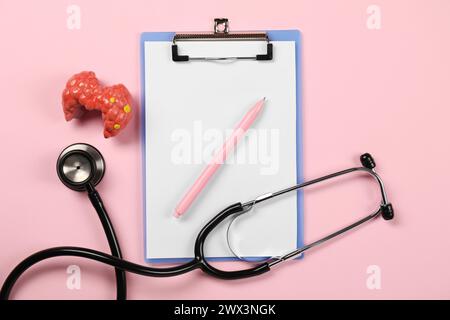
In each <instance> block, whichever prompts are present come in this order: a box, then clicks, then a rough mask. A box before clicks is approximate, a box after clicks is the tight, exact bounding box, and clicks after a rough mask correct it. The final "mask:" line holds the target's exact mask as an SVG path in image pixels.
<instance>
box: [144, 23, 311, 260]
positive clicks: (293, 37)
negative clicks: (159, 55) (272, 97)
mask: <svg viewBox="0 0 450 320" xmlns="http://www.w3.org/2000/svg"><path fill="white" fill-rule="evenodd" d="M266 32H267V35H268V37H269V39H270V40H271V41H294V42H295V59H296V71H295V76H296V108H297V110H296V139H297V152H296V157H297V159H296V160H297V161H296V162H297V183H302V182H303V166H302V164H303V161H302V154H303V143H302V141H303V139H302V126H301V124H302V91H301V88H302V81H301V80H302V79H301V33H300V31H299V30H271V31H266ZM174 36H175V32H144V33H142V34H141V38H140V60H141V108H140V117H141V141H142V165H143V171H142V172H143V180H142V181H143V189H142V190H143V196H142V198H143V201H144V203H143V205H144V259H145V261H146V262H148V263H183V262H187V261H190V260H191V259H190V258H160V259H149V258H147V255H146V253H147V230H146V229H147V215H146V183H145V177H146V166H145V164H146V159H145V154H146V152H145V150H146V149H145V148H146V141H145V105H146V104H145V42H148V41H167V42H172V40H173V37H174ZM303 245H304V240H303V191H302V190H297V248H300V247H303ZM280 254H283V252H280ZM302 257H303V254H302V255H300V256H299V257H298V258H297V259H301V258H302ZM245 258H246V259H247V260H249V261H252V260H253V261H260V260H261V259H263V258H261V257H245ZM267 258H268V257H267ZM208 260H209V261H238V260H239V259H238V258H236V257H210V258H208Z"/></svg>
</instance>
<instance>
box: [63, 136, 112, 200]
mask: <svg viewBox="0 0 450 320" xmlns="http://www.w3.org/2000/svg"><path fill="white" fill-rule="evenodd" d="M56 171H57V173H58V177H59V179H60V180H61V182H62V183H64V185H65V186H66V187H68V188H70V189H72V190H75V191H84V190H86V185H87V184H90V185H92V186H96V185H97V184H98V183H99V182H100V181H101V180H102V178H103V175H104V174H105V161H104V159H103V156H102V155H101V153H100V152H99V151H98V150H97V149H96V148H94V147H93V146H91V145H89V144H87V143H75V144H72V145H70V146H68V147H67V148H65V149H64V150H63V151H62V152H61V154H60V155H59V157H58V161H57V163H56Z"/></svg>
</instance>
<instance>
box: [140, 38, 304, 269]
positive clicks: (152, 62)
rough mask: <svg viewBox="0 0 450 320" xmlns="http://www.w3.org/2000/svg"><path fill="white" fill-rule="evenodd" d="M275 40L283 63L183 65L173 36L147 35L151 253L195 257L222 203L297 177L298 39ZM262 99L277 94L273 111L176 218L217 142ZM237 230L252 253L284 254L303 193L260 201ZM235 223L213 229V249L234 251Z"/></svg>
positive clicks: (245, 50)
mask: <svg viewBox="0 0 450 320" xmlns="http://www.w3.org/2000/svg"><path fill="white" fill-rule="evenodd" d="M273 45H274V59H273V61H267V62H257V61H235V62H187V63H175V62H173V61H172V59H171V42H164V41H162V42H156V41H155V42H153V41H148V42H146V43H145V102H146V105H145V122H146V124H145V128H146V129H145V139H146V148H145V150H146V151H145V161H146V163H145V165H146V189H145V190H146V208H145V210H146V258H147V259H150V261H154V260H153V259H164V258H188V257H193V246H194V242H195V239H196V236H197V233H198V232H199V230H200V229H201V228H202V226H203V225H204V224H205V223H206V222H207V221H208V220H210V219H211V218H212V217H213V216H214V215H216V214H217V213H218V212H219V211H220V210H222V209H223V208H225V207H226V206H228V205H230V204H232V203H235V202H247V201H249V200H252V199H254V198H255V197H256V196H258V195H261V194H264V193H267V192H271V191H276V190H278V189H280V188H284V187H288V186H291V185H294V184H295V183H296V180H297V171H296V167H297V162H296V146H297V141H296V75H295V70H296V65H295V64H296V61H295V42H293V41H274V42H273ZM179 51H180V54H189V55H191V56H205V55H207V56H224V55H226V56H235V55H254V54H255V52H257V53H264V52H265V44H264V43H260V42H251V41H249V42H238V41H236V42H234V41H231V42H184V43H181V44H180V45H179ZM262 97H266V98H267V102H266V104H265V107H264V110H263V111H262V113H261V114H260V115H259V118H258V119H257V120H256V121H255V123H254V124H253V126H252V128H251V129H250V130H249V132H248V133H247V135H246V137H245V138H244V139H243V140H242V141H241V142H240V143H239V145H238V146H237V149H236V152H235V153H234V154H232V155H229V159H228V160H227V162H226V163H225V164H224V165H223V166H222V167H221V168H220V169H219V170H218V172H217V173H216V175H215V176H214V177H213V179H212V180H211V181H210V182H209V184H208V185H207V186H206V188H205V189H204V190H203V192H202V193H201V194H200V196H199V197H198V198H197V200H196V201H195V202H194V204H193V205H192V206H191V208H190V210H189V211H188V212H187V213H186V214H185V215H184V216H183V217H181V218H180V219H176V218H174V217H173V212H174V209H175V207H176V205H177V204H178V202H179V201H180V200H181V198H182V197H183V195H184V194H185V192H186V191H187V190H188V188H189V187H190V186H191V184H192V183H193V182H194V181H195V180H196V179H197V177H198V176H199V175H200V173H201V172H202V170H203V169H204V168H205V166H206V165H207V163H208V160H209V158H210V156H211V154H212V153H213V150H215V147H218V146H220V145H221V142H223V138H224V137H226V136H227V135H229V134H230V132H231V130H232V129H233V128H234V126H235V125H236V124H237V123H238V122H239V121H240V120H241V119H242V117H243V116H244V115H245V113H246V112H247V111H248V110H249V109H250V108H251V107H252V106H253V105H254V104H255V103H256V102H257V101H258V100H259V99H261V98H262ZM220 137H222V140H221V139H220ZM189 141H190V143H191V145H190V147H188V145H189ZM255 146H256V147H255ZM230 159H233V160H230ZM230 162H231V163H230ZM233 230H234V232H233V237H232V240H233V244H234V245H235V247H236V249H238V251H239V252H240V253H241V254H242V255H244V256H251V257H260V256H271V255H278V254H281V253H283V252H286V251H288V250H291V249H293V248H295V247H296V243H297V199H296V194H295V193H291V194H290V195H288V196H286V197H282V198H280V199H277V200H273V201H268V202H265V203H263V204H261V205H260V206H257V207H256V209H255V211H254V212H252V213H250V214H249V215H248V216H247V217H245V218H242V220H240V221H238V223H237V225H236V227H235V229H233ZM225 231H226V224H222V226H221V227H220V228H218V229H216V230H215V231H214V232H213V233H212V234H211V235H210V236H209V237H208V241H207V243H206V246H205V252H206V254H207V256H208V257H231V256H232V254H231V252H230V251H229V250H228V248H227V243H226V236H225Z"/></svg>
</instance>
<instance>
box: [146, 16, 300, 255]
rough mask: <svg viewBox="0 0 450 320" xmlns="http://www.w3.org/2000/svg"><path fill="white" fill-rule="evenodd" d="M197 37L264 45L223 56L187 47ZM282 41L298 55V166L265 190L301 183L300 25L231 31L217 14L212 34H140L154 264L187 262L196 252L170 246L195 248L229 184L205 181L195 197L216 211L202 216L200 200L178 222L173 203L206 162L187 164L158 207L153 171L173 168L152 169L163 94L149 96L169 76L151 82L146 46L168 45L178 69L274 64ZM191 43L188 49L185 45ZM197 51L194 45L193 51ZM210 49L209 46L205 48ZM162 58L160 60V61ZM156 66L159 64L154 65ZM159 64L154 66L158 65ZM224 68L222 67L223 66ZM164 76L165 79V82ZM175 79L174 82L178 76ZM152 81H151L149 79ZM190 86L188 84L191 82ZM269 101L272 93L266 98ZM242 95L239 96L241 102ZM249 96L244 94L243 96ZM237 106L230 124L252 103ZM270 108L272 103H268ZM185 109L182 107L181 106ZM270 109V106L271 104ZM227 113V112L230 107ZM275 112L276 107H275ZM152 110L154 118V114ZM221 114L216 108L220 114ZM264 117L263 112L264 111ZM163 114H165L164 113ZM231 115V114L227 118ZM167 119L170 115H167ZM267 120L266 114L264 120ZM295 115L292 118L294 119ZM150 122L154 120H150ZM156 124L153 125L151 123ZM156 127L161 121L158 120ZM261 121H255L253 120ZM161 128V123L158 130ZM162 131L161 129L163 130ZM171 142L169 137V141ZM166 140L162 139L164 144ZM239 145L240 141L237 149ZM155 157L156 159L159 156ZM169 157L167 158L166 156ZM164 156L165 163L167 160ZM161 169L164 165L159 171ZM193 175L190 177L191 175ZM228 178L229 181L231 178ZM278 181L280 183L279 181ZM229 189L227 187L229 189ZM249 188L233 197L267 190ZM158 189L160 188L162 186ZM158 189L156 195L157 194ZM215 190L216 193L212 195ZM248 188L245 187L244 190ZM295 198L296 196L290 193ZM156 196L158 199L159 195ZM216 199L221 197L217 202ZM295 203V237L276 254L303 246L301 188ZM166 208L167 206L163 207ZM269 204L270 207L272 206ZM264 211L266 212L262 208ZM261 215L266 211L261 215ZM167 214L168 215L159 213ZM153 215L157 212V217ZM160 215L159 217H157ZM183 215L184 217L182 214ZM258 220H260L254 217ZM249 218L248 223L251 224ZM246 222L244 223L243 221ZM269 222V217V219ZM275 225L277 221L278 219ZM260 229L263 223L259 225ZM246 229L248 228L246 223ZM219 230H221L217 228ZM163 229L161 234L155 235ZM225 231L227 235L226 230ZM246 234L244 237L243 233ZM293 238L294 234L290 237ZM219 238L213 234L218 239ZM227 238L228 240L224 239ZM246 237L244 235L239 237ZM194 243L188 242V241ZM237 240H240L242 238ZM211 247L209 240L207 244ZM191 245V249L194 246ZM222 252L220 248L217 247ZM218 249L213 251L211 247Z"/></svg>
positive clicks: (148, 220)
mask: <svg viewBox="0 0 450 320" xmlns="http://www.w3.org/2000/svg"><path fill="white" fill-rule="evenodd" d="M197 42H205V43H212V42H214V44H216V43H219V42H220V43H228V45H233V46H237V45H238V44H239V43H242V44H244V43H245V44H247V43H250V42H254V43H259V44H258V46H259V47H258V48H259V49H260V50H259V52H251V51H250V52H249V51H248V50H247V51H246V52H245V53H244V54H239V55H237V54H236V55H234V54H231V55H224V56H222V55H220V54H217V50H215V51H214V52H213V53H214V54H212V55H211V54H209V55H208V54H204V55H203V54H195V52H192V51H190V50H189V49H190V48H191V49H192V48H193V45H195V44H196V43H197ZM282 42H290V43H292V44H293V48H294V49H293V50H294V51H295V52H294V59H295V70H293V71H292V72H293V77H294V82H295V83H294V84H293V86H294V91H295V92H294V94H293V96H294V98H293V99H295V102H294V107H295V110H294V113H293V118H294V119H293V121H294V122H295V128H294V130H292V131H293V132H291V133H290V134H292V136H293V137H294V138H295V150H294V151H293V155H294V157H295V168H294V171H295V172H294V177H293V179H294V180H293V181H290V182H289V183H288V182H285V183H284V184H280V183H282V181H280V183H279V184H276V185H273V184H272V185H271V184H268V185H265V186H264V188H265V189H264V190H265V191H266V192H269V191H272V190H276V189H277V188H278V187H283V186H286V185H289V184H292V182H294V183H300V182H302V181H303V171H302V128H301V123H302V114H301V77H300V70H301V69H300V68H301V64H300V62H301V52H300V46H301V40H300V32H299V31H298V30H274V31H267V32H236V33H231V32H229V25H228V20H227V19H223V18H221V19H215V25H214V32H211V33H186V34H180V33H175V32H145V33H142V34H141V39H140V47H141V124H142V125H141V136H142V155H143V160H142V163H143V185H144V188H143V190H144V194H143V200H144V235H145V236H144V238H145V239H144V241H145V245H144V250H145V252H144V255H145V260H146V261H147V262H150V263H178V262H184V261H188V260H189V259H190V258H191V257H192V256H193V252H191V255H189V253H187V254H186V253H184V254H173V253H172V254H171V253H170V252H171V250H172V251H173V252H175V251H177V249H176V248H175V249H174V247H177V245H178V244H180V245H184V246H186V248H192V245H193V243H194V241H195V237H196V235H197V232H198V231H199V230H200V228H201V226H202V225H203V224H204V222H206V221H208V220H209V219H210V218H212V216H214V215H215V213H217V212H218V211H220V210H221V209H222V208H223V205H224V204H225V203H220V201H219V200H220V199H217V198H218V197H217V192H223V191H222V190H219V186H220V185H221V182H223V183H224V184H222V186H224V185H225V186H227V185H226V182H224V181H220V182H217V183H216V182H215V181H213V182H212V183H210V185H208V186H207V189H210V190H208V191H207V192H204V193H205V195H202V196H201V197H199V198H198V199H197V202H200V203H202V202H209V206H210V207H215V211H214V210H209V211H208V213H207V214H206V213H205V216H199V215H200V214H201V213H199V212H196V211H201V209H202V204H200V205H194V206H193V208H191V209H190V210H191V211H193V212H188V213H187V214H186V216H187V219H186V221H183V220H182V221H174V218H173V217H172V212H173V209H174V208H175V206H176V204H177V202H178V201H179V200H180V195H181V194H182V193H183V192H185V191H186V189H187V186H188V185H189V183H192V181H194V179H195V178H196V176H197V175H198V174H199V172H200V171H199V169H200V170H201V168H202V167H204V165H205V164H204V163H202V164H198V165H196V168H192V167H189V166H188V167H186V170H183V171H180V172H183V174H184V172H186V171H189V174H187V177H184V178H183V179H182V180H183V181H182V182H179V183H178V180H177V179H176V176H171V178H170V179H173V180H174V181H173V187H172V188H167V186H168V184H166V188H164V189H165V190H167V189H171V190H169V191H167V192H171V191H172V190H174V189H176V190H177V191H176V192H174V194H173V195H172V196H170V201H169V200H166V201H165V202H166V203H165V204H164V205H163V206H161V205H160V206H159V207H158V209H154V205H155V202H156V201H159V197H158V196H161V194H162V193H163V191H161V190H160V189H159V186H158V184H159V182H160V181H162V180H161V176H160V177H159V180H158V178H157V179H156V180H155V175H157V174H159V171H164V170H165V171H166V174H167V175H168V176H170V175H171V172H170V171H172V170H170V169H167V168H165V169H164V166H165V165H161V168H160V167H157V168H154V167H152V166H155V164H156V163H163V162H164V161H162V162H160V161H159V160H160V159H159V158H155V155H156V154H157V153H158V151H159V150H158V149H155V148H154V144H155V141H157V140H155V139H157V137H155V135H156V134H159V131H152V133H150V131H151V130H152V129H151V128H153V127H154V126H155V125H154V124H155V119H156V118H158V117H159V114H158V112H156V113H153V112H154V110H155V108H156V109H157V108H159V106H158V104H159V103H161V101H162V100H163V99H162V98H159V99H158V100H157V101H154V100H153V101H151V100H152V99H153V98H154V95H155V93H153V95H152V92H155V91H154V90H152V89H151V86H150V84H153V85H154V84H155V83H158V82H159V81H158V77H159V76H161V77H166V78H167V77H168V76H166V75H164V74H163V72H161V73H160V74H158V77H154V78H152V80H151V81H149V77H148V74H149V73H150V72H149V68H150V67H149V65H150V64H151V63H149V62H148V61H146V59H147V58H148V55H151V54H152V51H151V50H150V53H149V54H148V55H147V52H146V50H148V48H149V47H150V46H151V45H155V46H156V45H159V44H161V45H162V46H163V47H164V52H165V53H164V54H166V53H167V57H168V58H167V59H166V58H164V59H166V60H167V61H166V63H168V60H169V59H170V60H171V61H170V63H171V65H172V66H174V68H175V67H176V68H182V69H183V68H187V67H185V66H189V65H190V67H192V65H195V66H196V67H197V66H198V68H202V69H204V68H206V67H205V65H208V64H214V65H215V64H216V63H225V64H226V63H228V62H230V63H231V64H233V63H235V62H236V61H237V62H236V63H240V61H246V62H245V63H250V61H251V63H253V64H255V63H256V64H258V63H271V61H272V60H274V59H277V53H281V52H277V45H279V44H280V43H282ZM186 44H187V46H186V47H185V48H184V47H183V45H186ZM194 51H195V50H194ZM206 51H207V50H206ZM157 63H158V62H157ZM153 65H155V64H153ZM155 66H156V65H155ZM225 67H226V65H225ZM225 67H224V68H225ZM166 78H164V79H165V80H164V81H165V82H167V83H168V82H169V80H168V79H166ZM211 80H212V81H213V80H219V82H218V85H220V74H216V75H215V77H212V79H211ZM164 81H162V82H164ZM175 82H176V81H175ZM149 83H150V84H149ZM184 83H186V82H184ZM187 85H188V84H187ZM171 90H172V91H171V92H172V93H173V94H176V93H177V87H175V86H174V87H173V88H171ZM200 93H201V90H199V92H198V93H192V94H193V95H194V96H195V95H196V94H197V96H198V95H199V94H200ZM254 98H255V100H254V101H253V102H256V100H257V99H258V98H260V97H258V96H255V97H254ZM268 99H269V101H270V97H268ZM238 100H239V99H237V101H238ZM243 100H245V99H243ZM217 103H218V101H214V100H211V107H213V106H214V105H216V104H217ZM192 105H193V104H192V103H191V105H186V106H183V108H189V107H192ZM234 107H236V111H237V113H236V112H235V113H233V114H234V116H233V117H231V116H230V118H229V119H226V120H227V121H228V124H229V125H230V126H232V125H234V124H235V123H234V122H235V121H236V120H237V119H238V118H239V117H240V116H242V115H243V114H244V112H245V111H246V108H248V107H250V105H249V104H248V99H247V101H246V102H242V103H240V106H234ZM270 107H272V106H270ZM179 108H180V109H179V110H181V107H179ZM268 108H269V106H268ZM163 112H164V111H163ZM227 112H228V111H227ZM272 112H273V111H272ZM150 114H151V117H150ZM216 114H217V113H216ZM174 117H175V119H176V115H174ZM261 117H264V114H263V115H262V116H261ZM163 118H164V117H163ZM224 118H227V117H224ZM165 119H166V120H167V117H166V118H165ZM266 120H267V119H266ZM291 120H292V119H291ZM150 122H151V123H150ZM152 124H153V125H152ZM156 126H159V124H158V125H156ZM255 126H257V124H256V125H255ZM161 128H163V127H162V126H161V127H160V129H161ZM160 131H161V130H160ZM166 142H167V141H166ZM160 145H162V144H160ZM239 148H240V147H239V146H238V149H239ZM155 159H156V161H155ZM166 160H167V159H166ZM166 162H167V161H165V162H164V163H166ZM227 167H232V168H233V167H234V168H236V167H237V166H233V165H230V166H227ZM160 169H161V170H160ZM221 170H222V171H226V170H228V169H221ZM225 175H226V176H227V177H226V178H218V177H215V178H214V179H213V180H224V179H231V178H230V176H231V175H232V173H231V172H230V173H228V172H218V173H217V174H216V176H219V177H223V176H225ZM189 177H190V178H189ZM228 183H229V181H228ZM277 183H278V182H277ZM225 189H229V188H225ZM248 189H249V190H245V194H240V195H239V197H237V198H235V199H234V200H233V201H234V202H237V201H246V200H250V199H252V197H254V196H257V195H258V194H261V193H263V192H258V191H257V190H252V188H248ZM158 190H159V191H158ZM155 192H156V193H158V192H159V193H160V194H159V195H158V194H156V195H155V194H154V193H155ZM215 193H216V196H215V195H214V194H215ZM242 193H244V191H243V192H242ZM292 197H294V198H295V195H294V196H292ZM155 199H158V200H155ZM216 200H217V201H216ZM211 201H216V202H217V205H216V204H215V203H214V204H212V203H211ZM291 201H292V200H291ZM294 201H295V206H296V212H295V213H294V214H295V223H294V222H293V220H292V219H291V220H290V223H289V228H291V229H292V228H295V233H296V234H295V239H291V240H290V242H289V243H290V244H289V245H290V247H289V248H288V247H286V248H285V249H283V251H282V252H278V254H282V253H283V252H284V251H288V250H290V249H293V248H292V247H297V248H298V247H301V246H303V195H302V192H301V191H298V192H297V196H296V198H295V199H294ZM230 203H231V202H228V203H226V204H225V205H229V204H230ZM170 207H172V210H170ZM161 208H163V210H159V209H161ZM269 209H270V208H269ZM256 214H260V212H257V213H256ZM264 214H265V213H264ZM261 215H263V214H261ZM161 216H163V217H164V218H160V217H161ZM155 217H158V218H157V219H156V218H155ZM200 218H201V219H202V220H201V221H200V222H198V221H197V224H196V225H195V226H189V228H190V229H189V230H188V231H189V234H190V237H191V238H189V239H188V240H186V237H184V238H183V237H182V236H181V235H180V234H179V233H180V232H184V231H186V230H184V229H183V228H184V227H180V225H181V226H182V225H183V224H184V223H186V225H188V224H189V223H190V221H191V219H200ZM272 218H273V219H275V220H274V221H275V222H279V221H280V220H282V219H279V220H277V218H279V217H277V213H276V212H273V213H272ZM158 219H160V220H158ZM161 219H164V221H163V222H162V223H161ZM165 219H172V220H171V221H170V222H167V221H169V220H167V221H166V220H165ZM182 219H184V217H183V218H182ZM255 221H256V220H255ZM249 223H251V222H248V223H247V225H249ZM244 224H245V223H244ZM266 224H267V222H266ZM274 225H276V223H274ZM176 228H178V231H179V233H178V234H177V233H176V231H173V229H176ZM260 229H261V228H260ZM244 230H245V228H244ZM165 231H167V232H168V233H171V232H172V235H171V236H170V237H167V235H166V234H165ZM173 232H175V233H173ZM218 232H220V231H218ZM271 232H272V233H273V234H275V235H276V234H279V233H280V232H282V230H272V231H271ZM157 234H159V235H157ZM222 236H223V235H222ZM244 238H245V237H244ZM291 238H292V236H291ZM214 240H215V239H214ZM222 240H223V241H225V240H226V239H225V238H223V239H222ZM241 240H242V239H241ZM242 241H243V243H247V242H250V243H251V239H249V238H245V239H243V240H242ZM185 242H190V243H185ZM238 242H239V241H238ZM207 246H208V244H207ZM221 246H222V247H223V243H222V244H221V245H218V246H217V247H221ZM165 249H167V250H168V253H167V252H165ZM190 250H192V249H190ZM217 250H218V251H220V250H219V249H217ZM213 251H214V250H213ZM206 253H207V256H208V259H209V260H211V261H230V260H231V261H232V260H237V258H235V257H234V256H232V255H231V253H230V254H228V255H226V254H214V252H213V253H212V254H209V253H208V247H206ZM243 256H245V259H246V260H250V261H258V260H260V259H263V258H265V257H267V256H265V255H260V254H258V255H245V254H244V255H243Z"/></svg>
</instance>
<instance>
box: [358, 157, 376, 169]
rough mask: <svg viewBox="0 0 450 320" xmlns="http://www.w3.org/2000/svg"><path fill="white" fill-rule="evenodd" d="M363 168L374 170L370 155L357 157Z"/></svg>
mask: <svg viewBox="0 0 450 320" xmlns="http://www.w3.org/2000/svg"><path fill="white" fill-rule="evenodd" d="M359 160H360V161H361V164H362V165H363V167H365V168H367V169H374V168H375V167H376V163H375V160H374V159H373V157H372V155H371V154H370V153H364V154H362V155H361V156H360V157H359Z"/></svg>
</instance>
